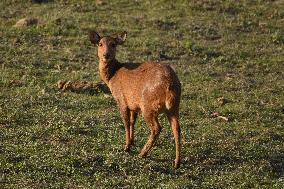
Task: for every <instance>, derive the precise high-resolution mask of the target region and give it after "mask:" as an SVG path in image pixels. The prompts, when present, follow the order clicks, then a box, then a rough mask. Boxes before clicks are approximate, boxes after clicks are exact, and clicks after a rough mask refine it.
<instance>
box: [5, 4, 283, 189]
mask: <svg viewBox="0 0 284 189" xmlns="http://www.w3.org/2000/svg"><path fill="white" fill-rule="evenodd" d="M105 2H106V3H105V4H102V5H97V4H96V1H92V0H88V1H87V0H86V1H75V0H73V1H72V0H70V1H50V2H47V3H42V4H37V3H33V2H32V1H20V0H13V1H12V0H11V1H8V0H4V1H1V2H0V7H1V10H0V73H1V74H0V188H269V189H270V188H283V187H284V123H283V122H284V104H283V103H284V93H283V91H284V74H283V73H284V72H283V70H284V11H283V10H284V3H283V1H281V0H251V1H248V0H247V1H246V0H241V1H233V0H222V1H221V0H216V1H213V0H198V1H197V0H192V1H182V0H177V1H175V2H173V1H167V0H160V1H127V0H121V1H105ZM25 16H34V17H36V18H38V19H39V21H40V22H39V24H38V25H37V26H30V27H23V28H15V27H13V25H14V24H15V23H16V21H17V20H19V19H21V18H23V17H25ZM89 30H97V31H98V32H99V33H100V34H102V35H108V34H112V33H116V32H120V31H123V30H126V31H128V39H127V42H126V43H125V44H124V45H123V46H121V47H119V52H118V55H117V56H118V59H119V60H120V61H122V62H143V61H146V60H156V59H159V58H160V54H164V55H166V56H167V57H169V58H168V59H166V60H163V62H165V63H169V64H171V65H172V66H173V67H174V68H175V70H176V72H177V73H178V75H179V78H180V80H181V83H182V88H183V91H182V101H181V109H180V122H181V127H182V165H181V168H180V169H178V170H174V169H173V166H172V164H173V160H174V156H175V155H174V154H175V151H174V140H173V136H172V133H171V130H170V127H169V124H168V123H167V121H166V119H165V118H164V117H163V116H161V118H160V121H161V123H162V125H163V130H162V133H161V135H160V136H159V139H158V141H157V143H156V144H155V146H154V148H153V149H152V151H151V153H150V155H149V156H148V157H147V158H146V159H140V158H138V153H139V150H140V149H141V148H142V146H143V145H144V143H145V142H146V140H147V136H148V134H149V130H148V128H147V126H146V125H145V123H144V121H143V119H142V118H141V117H140V118H139V120H138V123H137V126H136V131H135V132H136V144H135V146H134V147H133V148H132V150H131V152H130V154H127V153H124V152H123V145H124V126H123V124H122V121H121V120H120V115H119V112H118V110H117V107H116V104H115V101H114V100H113V99H112V98H109V97H106V96H105V95H104V94H102V93H99V94H94V95H90V94H88V93H80V94H78V93H72V92H61V91H59V90H58V89H57V88H56V82H57V81H58V80H60V79H66V80H90V81H92V80H93V81H98V80H99V75H98V69H97V65H98V60H97V57H96V48H94V47H93V46H92V45H91V43H90V42H89V41H88V37H87V34H88V31H89ZM220 97H224V98H225V99H226V100H227V103H226V104H220V103H219V102H218V98H220ZM212 112H220V114H221V115H223V116H226V117H229V118H230V121H229V122H225V121H222V120H220V119H216V118H212V117H211V116H210V114H211V113H212Z"/></svg>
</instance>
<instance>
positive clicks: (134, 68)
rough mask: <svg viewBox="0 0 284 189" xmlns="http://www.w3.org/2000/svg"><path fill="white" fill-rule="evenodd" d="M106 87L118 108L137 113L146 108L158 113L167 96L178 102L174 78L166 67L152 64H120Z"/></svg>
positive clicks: (172, 72)
mask: <svg viewBox="0 0 284 189" xmlns="http://www.w3.org/2000/svg"><path fill="white" fill-rule="evenodd" d="M109 86H110V89H111V92H112V94H113V96H114V98H115V99H116V101H117V102H118V104H119V105H127V106H128V107H129V108H130V109H131V110H137V111H139V110H140V109H141V108H143V107H144V106H147V105H149V106H155V108H156V109H157V111H159V110H158V109H160V108H163V106H164V105H165V104H166V101H167V97H168V96H169V93H170V95H171V96H174V97H176V98H178V99H179V98H180V90H181V89H180V88H181V87H180V82H179V80H178V77H177V75H176V74H175V72H174V71H173V69H172V68H171V67H170V66H169V65H166V64H160V63H152V62H148V63H143V64H131V63H125V64H122V67H121V68H120V69H119V70H118V71H117V72H116V73H115V75H114V76H113V77H112V78H111V80H110V81H109ZM178 102H179V100H178ZM141 106H142V107H141Z"/></svg>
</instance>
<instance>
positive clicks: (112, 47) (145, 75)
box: [89, 32, 181, 168]
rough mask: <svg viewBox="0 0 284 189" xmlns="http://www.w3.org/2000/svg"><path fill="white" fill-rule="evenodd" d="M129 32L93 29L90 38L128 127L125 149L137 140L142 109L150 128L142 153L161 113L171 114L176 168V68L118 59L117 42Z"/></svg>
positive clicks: (154, 135) (157, 128)
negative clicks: (107, 33) (105, 32)
mask: <svg viewBox="0 0 284 189" xmlns="http://www.w3.org/2000/svg"><path fill="white" fill-rule="evenodd" d="M126 35H127V33H126V32H122V33H120V34H117V35H115V36H106V37H100V36H99V35H98V34H97V33H96V32H90V34H89V37H90V40H91V42H92V43H93V44H94V45H96V46H98V57H99V73H100V77H101V79H102V80H103V81H104V82H105V83H106V84H107V86H108V87H109V88H110V90H111V93H112V95H113V97H114V98H115V100H116V102H117V104H118V107H119V110H120V114H121V117H122V119H123V122H124V125H125V131H126V145H125V147H124V150H125V151H129V148H130V145H131V144H133V142H134V124H135V121H136V118H137V114H138V113H139V112H141V113H142V115H143V117H144V119H145V122H146V123H147V125H148V126H149V128H150V130H151V134H150V136H149V139H148V141H147V143H146V144H145V145H144V147H143V149H142V150H141V152H140V154H139V156H140V157H145V156H146V155H147V153H148V152H149V150H150V149H151V147H152V146H153V144H154V142H155V140H156V139H157V137H158V135H159V133H160V131H161V126H160V124H159V122H158V115H159V114H160V113H165V114H166V116H167V117H168V120H169V122H170V125H171V127H172V131H173V134H174V138H175V145H176V159H175V168H178V167H179V166H180V126H179V121H178V119H179V103H180V95H181V84H180V82H179V79H178V77H177V75H176V74H175V72H174V70H173V69H172V68H171V67H170V66H169V65H166V64H161V63H156V62H146V63H142V64H135V63H120V62H118V61H117V60H116V58H115V55H116V46H117V45H121V44H123V42H124V41H125V40H126Z"/></svg>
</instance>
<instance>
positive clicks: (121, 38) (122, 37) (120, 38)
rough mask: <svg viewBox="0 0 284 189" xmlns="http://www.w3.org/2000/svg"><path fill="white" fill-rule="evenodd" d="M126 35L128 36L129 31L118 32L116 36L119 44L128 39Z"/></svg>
mask: <svg viewBox="0 0 284 189" xmlns="http://www.w3.org/2000/svg"><path fill="white" fill-rule="evenodd" d="M126 36H127V32H126V31H124V32H122V33H119V34H117V35H116V37H115V40H116V42H117V44H118V45H121V44H123V43H124V41H125V40H126Z"/></svg>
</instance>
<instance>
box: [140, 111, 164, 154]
mask: <svg viewBox="0 0 284 189" xmlns="http://www.w3.org/2000/svg"><path fill="white" fill-rule="evenodd" d="M143 115H144V119H145V121H146V123H147V125H148V126H149V128H150V131H151V133H150V136H149V138H148V141H147V142H146V144H145V145H144V147H143V149H142V150H141V152H140V154H139V156H140V157H145V156H146V155H147V154H148V152H149V151H150V149H151V148H152V146H153V144H154V142H155V140H156V139H157V138H158V136H159V133H160V131H161V126H160V124H159V122H158V116H157V115H156V114H155V113H146V114H143Z"/></svg>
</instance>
